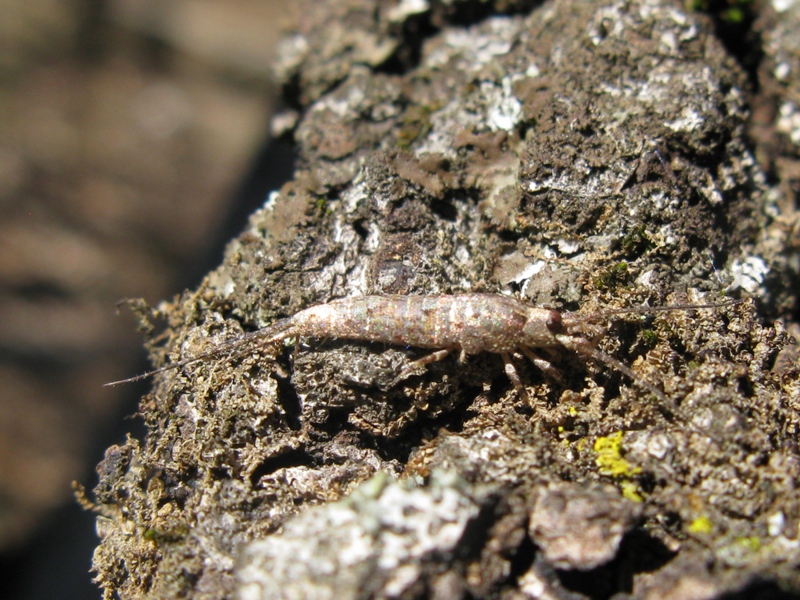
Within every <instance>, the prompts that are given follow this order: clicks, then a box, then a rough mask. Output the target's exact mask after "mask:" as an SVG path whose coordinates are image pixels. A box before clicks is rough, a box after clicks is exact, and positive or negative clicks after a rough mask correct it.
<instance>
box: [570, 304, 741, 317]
mask: <svg viewBox="0 0 800 600" xmlns="http://www.w3.org/2000/svg"><path fill="white" fill-rule="evenodd" d="M742 302H744V300H743V299H741V300H734V299H730V300H726V301H725V302H717V303H709V304H668V305H666V306H629V307H628V308H612V309H610V310H604V311H602V312H594V313H587V314H583V315H579V314H576V313H566V314H565V315H564V317H565V318H566V317H569V318H571V319H572V320H573V321H575V322H576V323H577V322H581V321H584V322H592V321H595V320H601V319H605V318H608V317H613V316H615V315H626V314H639V315H649V314H652V313H656V312H667V311H674V310H699V309H703V308H725V307H726V306H736V305H737V304H741V303H742Z"/></svg>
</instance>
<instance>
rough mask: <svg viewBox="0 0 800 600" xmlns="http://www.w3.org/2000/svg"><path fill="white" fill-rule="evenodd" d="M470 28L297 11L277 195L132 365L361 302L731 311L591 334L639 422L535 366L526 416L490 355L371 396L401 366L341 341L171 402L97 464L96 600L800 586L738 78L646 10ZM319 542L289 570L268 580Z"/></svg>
mask: <svg viewBox="0 0 800 600" xmlns="http://www.w3.org/2000/svg"><path fill="white" fill-rule="evenodd" d="M478 4H479V6H480V7H481V8H479V7H478ZM489 8H490V7H489V5H488V4H483V3H470V2H456V3H453V5H452V6H451V5H449V4H448V5H445V4H441V5H440V4H438V3H437V4H432V5H431V6H428V5H427V4H425V3H420V4H416V3H402V4H399V5H391V6H390V5H388V4H380V5H373V4H371V3H365V2H359V1H356V0H351V1H349V2H333V1H331V2H321V3H320V2H317V3H315V10H314V11H309V12H308V13H306V14H305V18H304V20H303V21H302V22H301V23H300V25H299V27H298V30H297V33H296V34H295V35H294V36H293V37H290V38H289V39H288V41H287V42H286V43H285V48H284V54H283V59H282V61H281V62H280V64H279V72H280V73H281V74H282V77H283V78H284V81H285V83H286V85H287V93H288V94H290V96H291V97H292V98H293V99H295V100H296V107H295V108H296V110H295V112H294V113H292V114H287V115H284V117H283V118H282V119H281V122H282V123H292V122H294V129H293V131H294V135H295V139H296V141H297V144H298V146H299V148H300V155H301V164H300V167H299V169H298V171H297V173H296V176H295V179H294V180H293V181H292V182H290V183H288V184H287V185H285V186H284V187H283V188H282V189H281V190H280V191H278V192H276V193H275V194H273V195H272V196H271V197H270V199H269V201H268V202H267V204H266V205H265V206H264V207H263V209H262V210H260V211H258V212H256V213H255V214H254V215H253V216H252V218H251V220H250V225H249V227H248V228H247V230H246V231H245V232H244V233H243V234H242V235H241V236H240V237H239V238H238V239H236V240H234V241H233V242H232V243H231V244H230V245H229V247H228V251H227V255H226V259H225V262H224V263H223V264H222V265H221V266H220V267H219V268H218V269H217V270H215V271H214V272H212V273H210V274H209V276H208V277H207V279H206V281H205V282H204V284H203V285H202V286H201V287H200V288H199V289H198V290H196V291H194V292H187V293H186V294H185V295H184V296H183V298H181V300H180V302H177V303H173V304H164V305H163V306H162V307H161V308H160V309H159V313H160V314H161V315H163V316H164V317H165V318H166V319H167V321H168V328H167V330H166V332H165V335H164V338H162V339H159V340H158V343H156V340H153V341H152V342H151V349H152V350H153V354H154V358H155V361H156V363H157V364H159V365H160V364H164V363H165V362H166V361H167V359H169V360H170V361H175V360H179V359H180V358H186V357H191V356H196V355H198V354H200V353H202V352H205V351H208V350H209V349H210V348H213V347H214V346H215V345H216V344H220V343H222V342H223V341H227V340H231V339H236V338H237V337H238V336H241V335H242V333H243V332H244V331H249V330H254V329H257V328H259V327H263V326H265V325H268V324H270V323H272V322H274V321H275V320H276V319H278V318H281V317H285V316H288V315H292V314H294V313H296V312H298V311H299V310H301V309H303V308H305V307H307V306H309V305H311V304H314V303H320V302H325V301H327V300H330V299H332V298H337V297H343V296H352V295H359V294H389V293H392V294H410V293H415V294H431V293H454V292H459V291H499V292H507V293H512V292H513V293H518V294H520V295H521V296H523V297H525V298H528V299H530V300H531V301H534V302H536V303H537V304H542V305H547V306H550V307H553V308H557V309H561V310H579V311H580V312H582V313H602V312H603V310H607V309H608V308H611V307H622V306H638V305H641V304H650V305H662V304H666V303H675V302H682V301H687V300H688V301H690V302H698V301H708V300H713V299H718V298H719V296H720V294H721V293H722V292H726V291H727V292H729V293H733V294H742V293H747V294H751V295H752V296H753V297H754V299H753V300H748V301H746V302H743V303H741V304H739V305H736V306H728V307H726V308H722V309H718V310H704V311H683V312H666V313H658V314H657V315H656V316H654V317H650V318H640V317H638V316H629V317H627V318H624V319H623V318H619V319H618V320H617V322H616V323H614V324H613V326H612V327H611V329H610V331H609V333H608V335H607V336H606V337H605V338H604V339H603V341H602V342H601V344H600V347H601V348H602V349H603V351H605V352H607V353H610V354H612V355H613V356H615V357H616V358H618V359H619V360H620V361H622V362H624V363H626V364H630V365H631V367H632V369H633V370H634V371H635V373H636V374H637V377H638V378H642V379H646V380H648V381H651V382H655V383H657V384H658V385H660V386H663V389H664V390H665V393H666V396H667V399H666V401H665V402H661V401H660V400H658V399H656V398H654V397H653V396H651V395H649V394H646V393H642V392H640V391H639V389H638V388H637V387H634V386H631V385H630V381H627V380H626V378H625V377H624V376H622V375H621V374H620V373H618V372H616V371H615V370H613V369H609V368H608V367H606V366H604V365H598V364H595V363H593V362H591V361H587V360H585V359H581V358H578V357H576V356H573V355H570V353H568V352H558V351H556V352H553V353H552V357H551V358H552V359H553V360H554V361H555V362H556V363H557V364H558V366H559V369H560V370H561V371H562V372H563V374H564V377H565V379H566V382H567V384H566V385H561V384H558V383H556V382H554V381H552V380H550V379H548V378H546V377H544V376H543V375H542V374H541V373H540V372H538V371H537V370H536V369H535V368H534V367H532V366H531V365H529V364H526V363H525V362H524V361H523V360H519V359H517V360H516V363H517V368H518V370H519V371H520V375H521V377H522V381H523V383H524V384H525V387H526V391H527V396H528V397H527V399H526V398H523V397H522V396H521V395H520V394H519V393H518V392H517V391H516V390H515V389H514V387H513V386H512V385H511V384H510V383H509V382H508V380H507V379H506V378H505V377H504V375H503V372H502V361H501V360H500V358H499V357H497V356H494V355H480V356H476V357H471V358H469V359H468V360H467V361H466V362H465V363H459V362H458V360H457V358H456V357H449V358H447V359H446V360H444V361H442V362H439V363H434V364H432V365H430V366H429V367H428V368H427V369H426V370H425V371H424V372H421V373H420V375H417V376H414V377H410V378H408V379H406V380H403V381H401V382H397V383H395V382H393V379H392V376H393V374H396V373H397V372H398V370H400V369H402V367H403V366H404V365H405V364H407V363H408V361H409V360H411V359H413V358H416V357H418V356H420V355H422V352H420V351H419V350H417V349H414V348H397V347H393V348H386V347H382V346H379V345H376V344H370V343H369V342H367V341H365V342H356V343H354V342H343V341H341V340H336V339H335V335H332V336H331V338H332V339H327V340H306V339H302V338H301V339H300V340H298V341H297V342H296V344H295V348H296V351H294V352H293V351H291V350H289V349H287V348H284V347H283V346H280V347H256V346H253V345H251V346H250V347H248V348H246V352H229V353H224V354H223V355H220V356H218V357H215V358H213V359H209V360H203V361H199V362H196V363H193V364H191V365H188V366H186V367H185V368H182V369H179V370H175V371H169V372H166V373H163V374H161V375H159V376H157V377H156V380H155V384H154V388H153V391H152V393H151V394H150V395H148V396H147V397H146V398H145V399H144V400H143V402H142V405H141V416H142V418H143V419H144V421H145V423H146V425H147V427H148V430H149V432H150V433H149V435H148V437H147V439H145V440H144V441H143V442H138V441H136V440H130V441H129V442H128V443H127V444H126V445H125V446H123V447H114V448H111V449H109V451H108V454H107V457H106V460H105V461H104V462H103V463H102V464H101V465H100V467H99V472H100V484H99V485H98V487H97V488H96V490H95V498H96V502H97V505H96V509H97V510H98V511H99V512H100V513H101V516H100V517H99V523H100V524H101V528H100V529H101V537H102V542H101V544H100V546H99V547H98V549H97V552H96V554H95V568H96V569H97V573H98V581H99V583H100V585H101V586H102V587H103V589H104V590H105V592H106V594H107V596H108V597H111V596H112V595H113V594H114V593H117V594H119V595H120V596H121V597H123V598H140V597H175V596H180V595H187V596H192V597H197V598H222V597H228V596H230V595H232V594H235V593H238V594H239V597H241V598H251V597H273V596H271V594H275V595H285V596H293V597H310V596H312V595H313V594H312V593H313V592H315V591H316V592H319V594H320V596H321V597H325V595H326V594H329V595H331V597H332V596H333V595H334V594H336V596H337V597H352V598H356V597H386V598H418V597H436V598H459V597H497V598H520V597H531V598H536V597H556V598H577V597H591V598H607V597H610V596H612V595H614V594H617V593H623V594H632V595H633V596H634V597H642V598H643V597H671V598H687V597H696V598H711V597H719V596H722V595H723V594H731V593H735V592H737V591H740V590H742V589H745V588H746V586H757V585H771V586H779V587H783V588H787V589H791V590H794V591H800V580H799V579H798V576H797V571H796V567H797V565H798V564H800V540H798V523H800V497H799V496H798V494H797V490H796V487H795V486H796V484H795V481H797V478H798V476H800V453H798V448H797V444H796V438H797V435H798V427H799V426H800V419H799V418H798V417H799V416H800V414H799V413H798V409H799V408H800V371H798V366H797V364H796V362H795V361H793V360H792V359H791V358H789V359H786V355H782V356H779V353H780V352H781V349H782V348H783V347H784V346H785V345H786V344H787V342H788V341H789V338H788V336H787V334H786V333H785V328H784V325H783V321H782V320H778V319H776V317H778V316H783V317H789V316H790V314H789V313H788V312H787V311H788V309H790V308H792V307H793V306H794V302H795V301H796V297H795V291H794V289H793V288H791V287H789V285H790V283H791V282H792V281H796V279H797V269H796V263H797V261H796V260H794V261H793V260H789V259H788V258H787V256H788V253H790V251H791V247H790V244H789V239H790V235H791V234H789V233H787V231H792V229H791V227H790V228H788V229H787V224H790V225H791V224H796V223H797V217H796V214H795V213H793V212H792V211H793V209H794V207H793V206H792V205H791V203H787V202H786V201H782V202H779V201H778V199H779V194H780V190H779V189H778V188H774V187H770V184H769V180H768V178H767V177H765V174H764V171H763V170H762V169H761V167H760V166H759V164H758V163H757V162H756V160H755V159H754V158H753V155H752V153H751V151H750V149H749V146H748V143H747V138H746V137H745V136H746V129H747V128H746V125H747V123H748V121H747V119H748V114H749V113H748V108H747V101H746V90H747V82H746V79H745V77H744V74H743V73H742V72H741V71H740V69H739V67H738V66H737V64H736V63H735V62H734V60H733V59H732V58H731V57H730V56H729V55H728V54H727V53H726V51H725V50H724V48H723V46H722V45H721V44H720V43H719V41H718V40H717V39H716V38H715V37H714V35H712V33H711V28H710V26H709V23H707V22H706V21H705V20H704V19H703V18H702V17H700V16H698V15H690V14H687V13H685V12H683V11H682V10H681V9H680V8H679V7H678V6H677V5H675V4H672V3H670V2H661V1H658V0H648V1H644V2H614V1H609V2H603V3H599V2H595V1H588V0H587V1H570V0H558V1H555V2H548V3H544V4H542V5H538V6H536V7H531V6H530V5H529V4H527V3H525V4H522V3H521V4H515V3H507V2H502V3H500V2H498V3H496V5H495V6H493V10H501V9H502V10H507V11H511V12H510V13H509V14H507V15H495V14H490V10H489ZM455 15H459V18H458V19H456V18H455ZM465 15H469V16H468V17H467V16H465ZM419 32H424V33H425V36H422V35H420V33H419ZM420 42H422V43H420ZM790 209H791V210H790ZM759 315H761V316H759ZM765 315H766V316H769V317H770V318H772V319H773V320H772V321H769V322H768V321H764V320H762V319H763V318H764V316H765ZM142 318H143V319H147V318H148V315H143V316H142ZM380 473H383V474H388V475H392V476H397V477H400V478H401V479H402V481H401V482H399V483H393V482H392V483H386V479H385V476H383V477H384V479H378V480H375V479H373V480H372V481H371V482H368V480H370V479H371V478H374V477H376V476H379V477H381V476H380V475H377V474H380ZM440 473H446V475H439V474H440ZM376 481H378V482H382V483H380V485H378V484H376ZM365 482H368V483H365ZM412 482H413V483H412ZM414 484H416V486H415V485H414ZM359 486H366V487H359ZM375 486H378V487H379V488H381V489H378V490H376V489H375ZM417 486H418V487H417ZM445 500H447V502H452V503H454V506H455V507H456V508H454V509H453V511H452V513H451V518H452V521H447V519H443V518H442V517H441V515H439V513H438V512H437V511H438V510H439V509H440V508H441V506H443V505H444V504H443V503H445V504H446V502H445ZM313 505H323V506H320V507H318V508H313ZM422 505H427V506H430V507H435V508H432V510H431V511H430V512H429V511H420V510H418V507H419V506H422ZM356 507H362V508H363V510H359V509H357V508H356ZM400 507H406V508H408V510H407V511H406V513H405V516H406V517H407V519H406V520H403V519H401V520H400V521H397V520H394V519H393V518H390V517H389V515H394V516H396V514H395V513H394V512H393V511H398V510H400ZM414 507H417V508H414ZM423 513H424V514H423ZM437 515H439V516H437ZM426 519H428V521H426ZM423 530H424V533H425V535H423ZM445 530H446V532H447V533H446V534H442V532H443V531H445ZM312 531H316V532H318V533H317V534H315V537H314V538H313V539H312V540H308V543H309V544H311V545H313V546H314V547H316V548H317V550H318V551H317V552H316V554H315V556H314V557H313V559H310V561H298V563H300V564H295V565H291V564H289V563H285V562H282V561H281V560H279V557H281V556H285V554H286V552H288V551H289V550H287V549H290V548H294V547H296V544H297V540H298V539H301V538H303V537H306V538H308V537H309V536H310V535H311V534H310V533H309V532H312ZM576 532H577V533H576ZM440 534H441V535H440ZM426 536H429V537H426ZM423 539H424V543H423V542H422V541H421V540H423ZM251 540H262V541H254V542H251ZM335 540H346V541H342V542H339V543H337V542H335ZM388 540H394V541H393V542H391V543H389V541H388ZM248 542H250V543H249V545H248ZM242 548H244V550H242ZM343 548H347V549H348V552H345V551H344V550H343ZM350 550H352V552H353V553H355V554H357V555H358V556H361V557H362V559H360V560H354V559H353V558H352V556H351V555H350V554H349V551H350ZM237 560H238V561H240V562H239V565H240V568H239V571H238V579H237V576H234V564H235V563H236V561H237ZM326 565H327V567H326ZM369 565H374V566H373V567H368V566H369ZM323 567H324V568H323ZM365 569H367V570H368V571H369V573H370V575H371V576H370V577H367V576H366V575H365ZM323 571H324V572H323ZM298 572H302V573H304V574H306V575H307V579H306V580H305V581H304V580H303V579H302V578H299V577H298V575H297V573H298ZM237 581H238V583H237ZM266 582H271V583H270V584H267V583H266ZM290 582H291V585H290ZM764 582H766V583H764ZM273 586H277V589H276V588H275V587H273ZM345 590H346V591H345ZM284 592H285V594H284Z"/></svg>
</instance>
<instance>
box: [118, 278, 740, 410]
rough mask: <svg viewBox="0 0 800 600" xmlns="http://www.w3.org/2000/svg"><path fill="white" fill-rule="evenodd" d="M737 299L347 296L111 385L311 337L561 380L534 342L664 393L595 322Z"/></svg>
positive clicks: (517, 383)
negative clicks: (586, 301) (611, 301)
mask: <svg viewBox="0 0 800 600" xmlns="http://www.w3.org/2000/svg"><path fill="white" fill-rule="evenodd" d="M738 302H740V301H736V300H731V301H727V302H724V303H720V304H684V305H676V306H661V307H655V308H649V307H641V308H627V309H618V310H610V311H607V312H604V313H600V314H594V315H578V314H575V313H560V312H558V311H555V310H549V309H546V308H538V307H536V306H533V305H531V304H529V303H527V302H523V301H521V300H517V299H515V298H511V297H509V296H503V295H500V294H460V295H447V296H392V295H386V296H358V297H353V298H341V299H338V300H333V301H331V302H329V303H327V304H318V305H316V306H312V307H310V308H307V309H305V310H301V311H300V312H298V313H297V314H295V315H293V316H291V317H288V318H286V319H282V320H280V321H277V322H276V323H273V324H272V325H270V326H268V327H265V328H264V329H260V330H258V331H255V332H252V333H249V334H246V335H244V336H242V337H240V338H238V339H236V340H233V341H232V342H229V343H227V344H223V345H221V346H219V347H217V348H215V349H214V350H212V351H210V352H206V353H203V354H201V355H199V356H195V357H193V358H189V359H187V360H183V361H180V362H178V363H175V364H172V365H169V366H166V367H162V368H160V369H156V370H154V371H150V372H148V373H144V374H142V375H138V376H136V377H131V378H130V379H124V380H121V381H115V382H112V383H109V384H106V385H117V384H120V383H127V382H132V381H138V380H140V379H144V378H145V377H149V376H151V375H154V374H156V373H161V372H164V371H167V370H170V369H177V368H181V367H184V366H186V365H188V364H190V363H193V362H196V361H199V360H203V359H206V358H211V357H214V356H219V355H221V354H223V353H225V352H231V351H234V350H236V349H238V348H242V347H244V346H246V345H248V344H256V345H259V346H260V345H270V344H274V343H276V342H280V341H281V340H285V339H287V338H299V337H311V338H326V339H340V340H362V341H371V342H382V343H385V344H395V345H403V346H413V347H417V348H429V349H434V350H435V351H434V352H432V353H431V354H428V355H426V356H423V357H422V358H419V359H417V360H415V361H412V362H411V363H410V364H409V366H408V367H407V368H406V369H405V370H404V371H403V373H401V378H402V376H403V375H406V374H408V373H410V372H412V371H414V370H415V369H417V368H419V367H422V366H424V365H427V364H429V363H432V362H435V361H439V360H442V359H443V358H444V357H445V356H447V355H448V354H450V353H451V352H453V351H459V352H460V356H461V360H462V361H463V360H464V358H465V357H466V356H467V355H472V354H479V353H481V352H493V353H496V354H500V356H502V357H503V361H504V363H505V371H506V374H507V375H508V377H509V379H510V380H511V382H512V383H513V384H514V386H515V387H516V388H517V389H518V390H520V391H522V390H523V386H522V382H521V381H520V378H519V375H518V374H517V371H516V369H515V367H514V363H513V362H512V360H511V353H513V352H521V353H522V354H524V355H525V356H526V357H528V359H530V360H531V362H533V363H534V364H535V365H536V366H537V367H539V368H540V369H541V370H542V371H544V372H545V373H547V374H548V375H549V376H550V377H552V378H553V379H555V380H557V381H560V382H561V381H563V380H562V377H561V374H560V373H559V371H558V370H557V369H556V368H555V367H554V366H553V365H552V364H551V363H550V362H548V361H547V360H545V359H543V358H541V357H539V356H537V355H536V354H535V353H534V352H533V350H532V348H558V347H563V348H567V349H569V350H572V351H574V352H577V353H578V354H581V355H583V356H590V357H592V358H594V359H595V360H598V361H600V362H602V363H604V364H606V365H608V366H609V367H611V368H613V369H616V370H617V371H620V372H621V373H623V374H624V375H626V376H628V377H629V378H630V379H631V380H632V381H633V382H634V383H635V384H636V385H638V386H640V387H642V388H644V389H646V390H648V391H650V392H652V393H653V394H654V395H655V396H657V397H658V398H659V399H661V400H664V399H665V396H664V393H663V392H662V391H661V390H659V389H658V388H656V387H655V386H654V385H652V384H651V383H649V382H647V381H644V380H643V379H641V378H639V377H637V376H636V375H635V374H634V373H633V371H631V370H630V369H629V368H628V367H627V366H626V365H624V364H623V363H621V362H620V361H618V360H617V359H615V358H613V357H612V356H609V355H608V354H606V353H604V352H602V351H600V350H599V349H598V348H597V347H596V345H597V342H598V341H599V340H600V338H601V337H602V336H603V335H604V334H605V331H606V330H605V329H604V328H603V327H601V326H599V325H597V324H596V322H597V321H598V320H599V319H601V318H602V319H608V318H609V317H611V316H613V315H618V314H624V313H652V312H656V311H664V310H691V309H703V308H719V307H722V306H729V305H731V304H735V303H738Z"/></svg>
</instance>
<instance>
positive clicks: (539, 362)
mask: <svg viewBox="0 0 800 600" xmlns="http://www.w3.org/2000/svg"><path fill="white" fill-rule="evenodd" d="M520 352H522V353H523V354H524V355H525V356H527V357H528V360H530V361H531V362H532V363H533V364H535V365H536V366H537V367H539V369H541V370H542V371H544V373H545V374H546V375H547V376H548V377H550V379H552V380H554V381H557V382H558V383H560V384H561V385H566V381H564V376H563V375H562V374H561V371H559V370H558V369H556V368H555V367H554V366H553V365H552V364H551V363H550V362H548V361H546V360H545V359H543V358H541V357H539V356H536V355H535V354H534V353H533V352H532V351H531V349H530V348H528V347H527V346H522V347H520Z"/></svg>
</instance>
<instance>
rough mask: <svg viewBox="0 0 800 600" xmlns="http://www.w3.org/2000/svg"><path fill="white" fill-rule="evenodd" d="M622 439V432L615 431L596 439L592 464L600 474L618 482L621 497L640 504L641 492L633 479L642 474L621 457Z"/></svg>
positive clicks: (638, 468) (640, 470)
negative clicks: (594, 456) (597, 468)
mask: <svg viewBox="0 0 800 600" xmlns="http://www.w3.org/2000/svg"><path fill="white" fill-rule="evenodd" d="M622 437H623V432H621V431H617V432H615V433H612V434H611V435H607V436H603V437H599V438H597V440H595V442H594V451H595V452H596V453H597V458H595V459H594V462H595V464H596V465H597V466H598V467H599V469H600V473H601V474H603V475H608V476H610V477H614V478H615V479H617V480H619V484H620V489H621V491H622V495H623V497H625V498H627V499H628V500H633V501H634V502H642V500H643V497H642V490H641V488H640V487H639V484H638V483H637V482H636V481H635V480H634V479H633V478H634V477H635V476H636V475H638V474H639V473H641V472H642V469H641V467H636V466H634V465H632V464H631V463H629V462H628V461H627V460H626V459H625V457H624V456H623V455H622Z"/></svg>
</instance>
